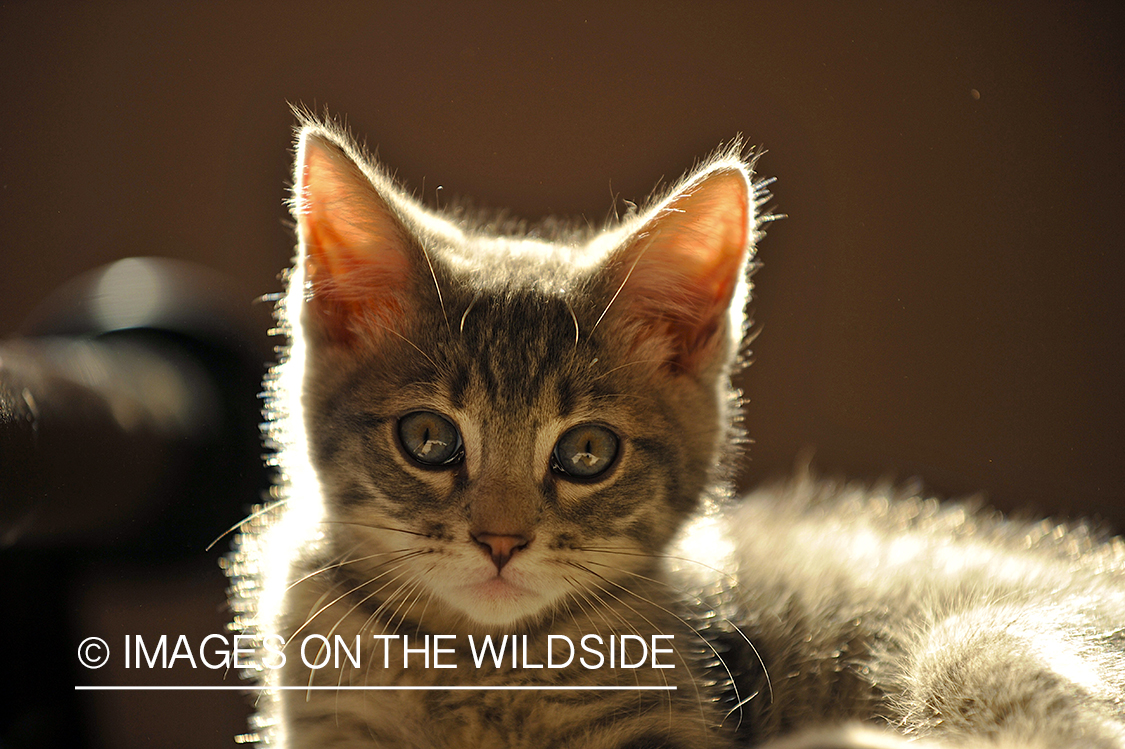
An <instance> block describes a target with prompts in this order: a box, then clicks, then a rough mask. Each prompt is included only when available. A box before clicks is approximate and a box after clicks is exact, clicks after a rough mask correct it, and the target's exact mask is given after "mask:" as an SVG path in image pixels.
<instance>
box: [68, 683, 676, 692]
mask: <svg viewBox="0 0 1125 749" xmlns="http://www.w3.org/2000/svg"><path fill="white" fill-rule="evenodd" d="M675 689H676V687H671V686H669V687H650V686H632V687H601V686H593V687H552V686H545V685H533V686H499V687H485V686H450V687H442V686H410V687H353V686H339V687H326V686H314V687H300V686H284V687H281V686H276V687H255V686H246V687H232V686H218V687H204V686H147V687H145V686H128V687H114V686H106V687H84V686H77V687H75V688H74V691H76V692H226V691H230V692H270V691H275V690H276V691H284V690H292V691H297V692H319V691H331V692H346V691H366V692H400V691H422V692H464V691H477V692H502V691H516V690H532V691H554V692H608V691H618V692H622V691H627V692H644V691H653V690H658V691H663V692H669V691H675Z"/></svg>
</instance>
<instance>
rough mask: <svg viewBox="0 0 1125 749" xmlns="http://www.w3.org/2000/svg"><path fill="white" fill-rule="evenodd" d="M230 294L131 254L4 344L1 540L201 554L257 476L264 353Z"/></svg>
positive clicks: (258, 481) (206, 278)
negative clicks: (218, 519)
mask: <svg viewBox="0 0 1125 749" xmlns="http://www.w3.org/2000/svg"><path fill="white" fill-rule="evenodd" d="M224 292H226V293H224ZM228 294H229V291H228V289H227V288H226V287H225V285H224V283H223V279H222V278H221V277H219V276H217V275H212V274H210V273H208V272H206V271H204V270H202V269H200V268H198V267H195V266H192V265H190V264H187V263H183V262H176V261H170V260H157V259H138V258H130V259H127V260H122V261H119V262H117V263H114V264H113V265H110V266H109V267H107V268H105V269H102V270H98V271H95V272H93V273H91V274H89V275H86V276H83V277H82V278H80V279H78V280H77V281H75V282H73V283H71V284H68V285H67V286H65V287H64V288H63V289H60V290H59V292H57V293H56V294H54V295H53V296H52V297H51V298H50V299H48V301H47V302H46V303H45V304H44V305H43V306H42V307H40V309H39V310H37V311H36V312H35V313H34V314H33V315H32V318H31V319H30V320H29V322H28V325H27V328H26V332H27V336H26V337H23V338H18V339H15V340H11V341H7V342H5V343H0V547H12V546H17V547H28V546H35V547H59V546H70V547H73V546H81V547H87V548H89V547H97V548H100V549H105V550H108V549H116V550H118V551H120V552H123V553H127V554H130V555H136V554H143V555H145V556H150V555H153V554H156V555H161V556H164V555H175V554H197V553H199V552H200V551H201V547H200V545H199V541H200V539H201V538H204V537H206V535H207V533H212V532H213V531H214V529H215V527H216V526H215V517H216V514H222V515H225V516H226V517H227V519H229V520H230V521H231V522H232V523H233V522H235V521H236V520H237V519H238V514H239V512H241V509H240V508H241V507H242V506H243V505H245V504H246V503H247V501H252V500H248V498H252V497H253V496H254V491H255V489H256V488H259V487H261V486H263V485H264V482H265V478H264V476H263V474H262V471H261V469H260V468H259V466H260V465H261V460H260V459H259V458H260V453H261V448H260V441H259V439H258V432H257V428H256V426H257V423H258V421H259V414H258V409H257V403H258V401H257V398H256V397H255V396H256V393H257V392H258V390H259V388H260V384H261V378H262V374H263V369H262V367H263V362H264V361H265V360H266V358H267V357H266V355H265V353H264V351H263V350H262V345H261V343H260V341H259V339H260V338H261V335H262V334H261V333H260V332H254V331H250V330H247V329H246V328H245V327H243V326H240V323H242V324H243V325H245V324H247V323H248V318H249V315H247V314H246V311H245V310H246V307H248V304H247V303H245V302H243V304H242V305H241V307H242V309H241V315H240V314H239V309H238V306H236V305H237V300H232V299H231V298H230V297H229V296H228ZM235 498H237V500H235ZM224 506H226V509H224ZM200 533H202V534H203V535H200ZM204 543H206V542H204Z"/></svg>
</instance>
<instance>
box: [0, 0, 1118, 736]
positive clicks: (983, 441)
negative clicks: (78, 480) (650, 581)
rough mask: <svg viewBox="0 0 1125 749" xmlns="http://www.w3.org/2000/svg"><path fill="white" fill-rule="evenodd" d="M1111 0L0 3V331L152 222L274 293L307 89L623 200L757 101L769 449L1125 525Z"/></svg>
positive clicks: (574, 205)
mask: <svg viewBox="0 0 1125 749" xmlns="http://www.w3.org/2000/svg"><path fill="white" fill-rule="evenodd" d="M1111 6H1112V4H1110V3H1105V4H1096V3H1095V4H1074V3H1065V4H1064V3H1041V2H1020V3H1008V4H989V5H984V4H975V3H932V4H922V3H910V4H880V3H873V2H864V3H858V4H852V5H844V4H828V3H823V4H821V3H816V2H786V3H777V2H775V3H749V2H747V3H674V4H661V3H636V2H632V3H618V4H610V3H598V2H592V3H587V4H579V3H548V4H542V5H536V7H535V8H534V9H529V8H527V7H524V5H523V4H517V3H510V4H506V5H502V6H500V7H499V8H493V9H489V10H482V9H481V7H479V6H478V5H476V4H473V5H469V4H466V5H465V9H464V10H450V9H449V8H447V7H446V6H444V5H441V4H433V3H428V2H412V3H409V4H394V5H383V4H378V3H355V4H321V3H295V2H273V3H261V4H258V3H249V2H235V3H224V4H217V3H216V4H207V5H204V6H201V7H190V6H188V5H187V4H183V5H182V6H168V7H161V6H160V5H159V4H156V3H147V2H130V3H114V4H92V3H85V4H80V3H32V2H14V3H6V4H4V5H3V6H2V7H0V29H2V30H3V31H2V32H0V38H2V44H0V86H2V92H3V96H4V103H5V111H4V116H3V118H0V227H2V230H3V239H2V240H0V252H2V253H3V255H2V257H3V264H2V271H0V335H4V336H6V335H13V334H15V333H16V332H17V331H18V329H19V326H20V324H21V321H22V320H23V319H24V317H25V316H26V315H27V314H28V313H29V311H30V310H31V309H32V308H33V307H34V306H35V305H36V303H37V302H38V301H39V300H40V299H42V298H43V297H44V296H45V295H46V294H47V293H48V292H50V291H51V290H52V289H53V288H55V287H56V286H58V285H59V284H61V283H62V282H64V281H66V280H67V279H69V278H71V277H73V276H75V275H77V274H78V273H80V272H82V271H85V270H88V269H91V268H94V267H97V266H99V265H102V264H104V263H107V262H109V261H112V260H115V259H117V258H122V257H128V256H132V255H160V256H166V257H174V258H182V259H189V260H192V261H195V262H198V263H201V264H204V265H206V266H210V267H211V268H214V269H216V270H219V271H221V272H223V273H225V274H227V275H229V276H230V277H232V278H233V279H234V280H235V282H236V283H237V284H238V285H239V287H240V289H241V291H242V293H243V294H244V298H245V300H246V314H247V316H258V317H259V318H261V319H262V325H263V326H264V325H265V323H266V317H265V315H264V311H263V310H262V306H261V305H257V306H256V305H254V304H253V300H254V299H255V298H256V297H258V296H259V295H261V294H263V293H267V292H271V291H276V290H278V289H279V288H280V286H279V282H278V280H277V273H278V271H279V269H280V268H281V267H283V266H284V265H285V264H286V262H287V259H288V257H289V254H290V251H291V245H292V239H291V236H290V233H289V230H288V229H287V228H286V226H285V223H284V220H285V210H284V207H283V205H282V201H283V199H284V197H285V185H286V182H287V176H288V169H289V153H288V149H289V147H290V139H291V127H292V124H293V118H292V116H291V115H290V112H289V109H288V103H300V104H304V105H306V106H308V107H310V108H314V109H318V110H319V109H322V108H327V109H328V110H329V111H331V112H333V113H336V114H339V115H343V116H345V117H346V119H347V122H348V124H349V125H350V127H351V128H352V129H353V131H354V132H356V133H357V134H358V135H359V136H361V137H364V138H366V140H367V142H368V144H369V145H370V146H371V147H373V148H375V147H377V148H378V150H379V153H380V155H381V156H382V157H383V159H384V160H385V161H386V162H387V163H388V164H389V165H390V166H391V167H392V168H394V169H395V170H396V171H397V173H398V175H399V176H400V177H401V178H402V179H403V180H404V181H405V182H406V183H407V184H408V185H410V186H411V187H413V188H415V189H417V190H419V191H421V194H422V196H423V198H424V199H425V200H426V201H427V202H429V203H431V204H433V203H434V202H435V201H437V200H445V198H443V197H442V196H449V195H467V196H472V197H473V198H474V199H475V200H476V201H477V202H478V203H480V204H483V205H486V206H492V207H501V206H506V207H509V208H510V209H511V210H512V211H513V212H514V213H516V214H518V215H521V216H524V217H526V218H530V219H536V218H540V217H543V216H546V215H550V214H565V215H571V216H579V215H580V216H586V217H588V218H589V219H591V220H592V221H598V220H600V219H602V218H603V217H604V216H606V215H607V214H608V213H609V211H610V210H611V207H612V205H613V203H614V198H615V197H619V198H621V199H638V198H642V197H643V196H645V195H646V194H647V193H648V191H649V190H650V189H651V188H652V187H653V185H654V184H655V183H656V182H657V181H658V180H660V179H661V178H674V177H676V176H678V175H679V174H680V173H682V172H683V171H684V170H685V169H687V168H688V167H689V166H690V165H691V164H692V163H693V160H694V159H696V158H697V157H701V156H704V155H706V154H707V153H708V152H709V151H710V150H711V149H713V148H714V147H715V146H717V145H718V144H719V143H721V142H723V141H726V140H728V139H730V138H731V137H732V136H734V135H735V134H736V133H743V134H745V136H746V138H747V139H748V141H749V142H751V143H754V144H761V145H762V146H764V147H765V148H767V149H768V151H769V152H768V154H766V155H765V156H764V157H763V158H762V160H761V161H760V164H759V169H760V172H761V173H762V174H763V175H768V176H777V177H778V182H777V184H776V186H775V188H774V194H775V196H776V197H775V200H774V202H773V205H774V206H775V207H776V208H777V210H778V211H780V212H783V213H785V214H788V218H786V219H785V220H783V221H779V222H776V223H774V224H772V225H770V227H769V235H768V236H767V238H766V239H765V241H764V242H763V244H762V246H761V248H760V255H759V257H760V259H761V260H762V261H763V262H764V269H763V270H762V271H761V272H760V273H759V274H758V275H757V276H756V283H757V295H756V301H755V303H754V309H755V316H756V319H757V320H758V321H759V323H760V330H761V335H760V337H759V338H758V340H757V342H756V343H755V344H754V347H753V349H754V354H755V358H756V362H755V364H754V366H753V367H752V368H751V369H750V371H749V372H748V373H747V375H746V376H745V377H744V378H743V380H742V384H743V385H744V387H745V389H746V392H747V395H748V397H749V404H748V407H747V425H748V428H749V431H750V433H751V435H752V437H753V438H754V439H755V441H756V442H755V444H754V445H753V447H752V449H751V451H750V455H749V458H748V460H747V462H746V464H745V481H746V483H747V484H750V483H753V482H754V481H757V480H760V479H762V478H766V477H771V476H776V475H779V474H783V473H785V472H787V471H788V470H790V468H791V467H792V466H793V465H794V463H795V461H796V460H797V456H798V454H799V453H800V452H801V451H802V449H804V448H806V447H811V448H814V449H815V464H816V465H817V466H819V467H820V468H821V469H822V470H824V471H826V472H830V473H841V474H845V475H849V476H855V477H861V478H877V477H879V476H882V475H890V476H894V477H898V478H907V477H910V476H914V475H918V476H921V477H922V478H923V479H924V480H925V481H926V484H927V486H928V487H929V488H931V489H932V490H933V491H934V492H936V493H938V494H940V495H962V494H966V493H970V492H975V491H978V490H979V491H982V492H984V493H986V495H987V496H988V497H989V499H990V500H991V501H993V502H994V503H995V504H997V505H999V506H1001V507H1003V508H1006V509H1017V508H1022V509H1026V510H1028V511H1031V512H1035V513H1052V514H1060V515H1064V516H1065V515H1072V514H1078V513H1082V514H1085V513H1096V514H1098V515H1100V516H1101V517H1103V518H1106V519H1108V521H1109V522H1110V523H1111V525H1112V526H1113V527H1116V528H1118V529H1120V528H1123V527H1125V501H1123V490H1122V484H1123V477H1125V461H1123V459H1122V456H1123V453H1125V438H1123V430H1122V423H1123V418H1125V398H1123V392H1125V388H1123V383H1125V356H1123V350H1125V347H1123V346H1122V342H1123V334H1122V324H1123V323H1125V295H1123V294H1122V289H1121V287H1122V283H1123V281H1125V273H1123V271H1125V254H1123V252H1122V236H1125V225H1123V222H1125V188H1123V181H1122V176H1123V174H1122V172H1123V169H1122V166H1123V163H1125V162H1123V159H1122V155H1123V154H1122V149H1123V138H1122V134H1123V124H1125V118H1123V100H1125V97H1123V96H1122V93H1123V92H1122V81H1121V74H1122V52H1121V44H1120V43H1121V39H1122V38H1125V37H1123V35H1122V25H1121V23H1120V19H1119V18H1118V17H1117V15H1116V14H1115V13H1113V12H1111V11H1110V10H1109V8H1110V7H1111ZM439 188H440V192H439ZM618 205H619V206H620V205H621V204H620V203H619V204H618ZM253 500H254V498H252V497H248V498H247V499H246V504H249V503H250V502H252V501H253ZM206 501H207V498H205V497H201V498H200V502H206ZM221 530H222V529H221V528H218V529H216V535H217V533H218V532H220V531H221ZM209 540H210V539H209V538H208V539H201V543H200V546H201V549H202V546H204V545H205V544H206V542H207V541H209ZM3 574H12V571H10V570H9V571H5V572H4V573H3ZM20 574H34V573H33V572H23V571H21V572H20ZM83 574H84V577H83V578H82V584H81V585H80V586H79V588H80V589H81V590H82V594H81V595H80V596H78V595H76V596H75V598H74V601H75V603H74V611H75V614H74V616H75V621H76V622H77V624H76V625H75V627H76V631H77V632H78V633H79V634H85V633H90V634H96V633H98V632H103V631H104V632H108V633H111V634H112V635H113V637H117V636H118V635H119V633H120V632H131V631H133V630H134V629H139V628H140V627H141V626H142V625H141V623H140V622H141V621H142V620H144V621H146V622H148V625H146V626H151V627H153V631H158V632H168V633H170V634H178V633H179V632H181V631H182V632H202V633H204V634H206V633H208V632H211V631H218V630H216V629H215V628H216V627H219V626H221V623H222V621H223V618H224V616H225V614H224V613H223V611H222V592H221V590H222V586H223V582H222V579H221V576H220V574H219V572H218V570H217V568H215V567H214V566H213V556H207V555H204V554H203V553H202V551H201V554H200V562H199V564H198V565H182V566H178V567H176V568H174V569H169V568H160V569H149V570H145V569H138V568H135V567H128V566H122V565H112V564H107V565H101V566H91V567H90V568H89V569H87V570H85V571H84V573H83ZM44 584H45V585H50V580H45V581H44ZM5 605H12V602H6V603H5ZM16 605H18V604H16ZM153 622H155V624H153ZM60 647H62V645H60ZM65 647H71V645H70V644H69V643H68V644H65ZM100 678H103V679H105V680H107V681H109V680H110V679H111V677H109V676H103V677H100ZM113 678H120V679H124V680H128V679H134V681H131V682H130V681H123V682H120V683H140V682H139V681H136V680H135V679H136V675H135V674H132V675H131V674H124V675H118V677H113ZM181 681H182V680H181ZM228 683H230V682H228ZM86 705H87V708H88V711H89V712H88V714H86V715H84V716H83V717H81V720H85V721H88V722H89V724H90V725H91V728H89V729H88V732H89V734H90V735H94V734H97V735H99V736H102V737H103V738H102V739H101V740H102V741H103V742H104V745H105V746H121V747H124V746H153V745H160V746H163V747H177V746H185V747H186V746H193V747H198V746H229V745H231V740H230V738H229V737H230V735H231V734H232V733H233V732H235V731H237V730H239V725H240V722H241V720H242V717H241V706H240V705H241V700H240V698H239V697H237V696H235V695H232V694H215V695H172V696H169V695H153V694H147V695H145V694H137V695H110V696H104V697H101V698H98V699H96V700H95V699H91V700H89V701H88V702H87V703H86Z"/></svg>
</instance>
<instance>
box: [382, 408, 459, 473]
mask: <svg viewBox="0 0 1125 749" xmlns="http://www.w3.org/2000/svg"><path fill="white" fill-rule="evenodd" d="M398 439H399V442H401V443H402V447H403V449H405V450H406V454H407V455H409V456H410V457H412V458H414V460H416V461H418V462H419V463H421V464H422V465H424V466H448V465H454V464H456V463H460V462H461V458H462V457H463V456H464V454H465V453H464V451H463V450H462V449H461V433H460V432H458V431H457V427H455V426H453V422H452V421H450V420H449V419H447V418H445V417H444V416H442V415H441V414H436V413H434V412H433V411H415V412H413V413H408V414H407V415H406V416H403V417H402V418H401V419H399V421H398Z"/></svg>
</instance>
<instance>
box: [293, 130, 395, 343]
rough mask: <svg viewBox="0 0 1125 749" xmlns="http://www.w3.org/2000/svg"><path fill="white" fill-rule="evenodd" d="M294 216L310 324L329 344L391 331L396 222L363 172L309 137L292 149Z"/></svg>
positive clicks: (335, 150)
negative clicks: (294, 162) (307, 291)
mask: <svg viewBox="0 0 1125 749" xmlns="http://www.w3.org/2000/svg"><path fill="white" fill-rule="evenodd" d="M295 192H296V195H295V198H296V199H295V213H296V217H297V226H298V231H299V234H300V238H301V247H302V254H303V257H304V263H305V273H306V279H307V280H308V282H309V284H310V286H311V289H312V295H311V298H310V299H309V301H308V304H309V308H310V310H311V311H312V312H314V313H315V314H314V316H313V321H314V323H315V324H316V325H317V327H318V328H319V329H320V331H321V332H322V333H324V334H325V335H326V336H327V337H328V338H329V339H330V340H333V341H335V342H338V343H345V344H354V343H355V341H356V336H357V335H358V334H360V333H375V332H377V330H378V329H379V328H394V327H395V323H396V321H398V320H399V319H401V317H402V315H403V310H404V307H405V304H404V303H403V301H402V299H401V297H402V295H403V294H404V293H405V291H406V285H407V280H408V277H409V273H410V263H409V260H408V258H407V255H406V253H405V251H404V243H403V239H402V236H403V232H402V229H401V227H400V225H399V222H398V220H397V219H396V218H395V216H394V215H393V213H392V212H391V211H390V209H389V208H388V207H387V205H386V203H385V202H384V201H383V200H382V198H380V197H379V195H378V193H377V192H376V191H375V188H374V187H373V186H372V184H371V182H370V181H369V180H368V178H367V177H366V175H364V174H363V172H362V171H361V170H360V169H359V167H357V166H356V165H355V164H354V162H352V161H351V159H349V158H348V157H347V156H346V155H345V154H344V153H343V152H342V151H340V150H339V149H338V148H337V147H336V146H335V145H333V144H331V143H328V142H326V141H325V140H323V139H322V137H321V136H320V135H318V134H317V133H315V132H309V131H306V132H305V133H303V134H302V137H301V141H300V145H299V148H298V159H297V185H296V190H295Z"/></svg>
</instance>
